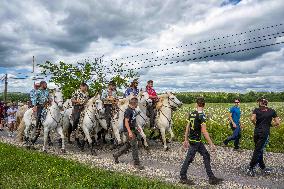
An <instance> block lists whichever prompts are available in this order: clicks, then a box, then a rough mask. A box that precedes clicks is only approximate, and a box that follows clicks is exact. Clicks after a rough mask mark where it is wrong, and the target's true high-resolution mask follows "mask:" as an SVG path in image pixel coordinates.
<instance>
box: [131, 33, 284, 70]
mask: <svg viewBox="0 0 284 189" xmlns="http://www.w3.org/2000/svg"><path fill="white" fill-rule="evenodd" d="M280 34H282V35H280ZM283 34H284V32H277V33H275V34H268V35H263V36H257V37H253V38H249V39H244V40H238V41H234V42H229V43H227V44H226V43H224V44H222V45H220V44H219V45H214V46H208V47H202V48H198V49H193V50H188V51H183V52H178V53H173V54H168V55H167V56H163V57H166V58H164V59H163V58H160V57H156V59H154V58H151V59H146V60H147V61H144V62H137V61H134V62H127V64H129V65H132V66H135V65H139V64H143V63H147V62H149V63H151V62H157V61H168V60H169V59H170V58H169V57H170V56H171V55H172V57H171V58H180V57H182V56H183V57H184V56H185V55H192V54H200V53H206V52H212V51H217V50H221V49H227V48H231V47H237V46H241V45H246V44H251V43H257V42H261V41H267V40H271V39H276V38H278V37H283ZM262 38H263V39H262ZM241 42H244V43H241ZM231 44H232V45H231ZM225 45H228V46H225ZM221 46H224V47H221ZM207 49H208V50H207ZM190 52H192V53H190ZM185 53H189V54H185ZM174 55H176V57H174ZM141 61H142V60H141Z"/></svg>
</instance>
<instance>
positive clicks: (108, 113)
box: [104, 104, 112, 128]
mask: <svg viewBox="0 0 284 189" xmlns="http://www.w3.org/2000/svg"><path fill="white" fill-rule="evenodd" d="M104 107H105V119H106V123H107V127H108V128H110V127H111V114H112V104H105V105H104Z"/></svg>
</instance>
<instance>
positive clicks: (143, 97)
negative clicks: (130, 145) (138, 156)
mask: <svg viewBox="0 0 284 189" xmlns="http://www.w3.org/2000/svg"><path fill="white" fill-rule="evenodd" d="M132 97H134V95H133V94H131V95H130V96H128V97H127V98H124V99H121V100H119V103H118V111H117V112H116V114H115V115H114V119H113V121H112V124H113V128H114V134H115V136H116V139H117V142H118V144H121V143H122V142H124V141H125V136H122V137H123V138H122V140H121V138H120V131H122V129H123V120H124V112H125V110H126V109H127V107H128V105H129V100H130V99H131V98H132ZM137 98H138V105H139V106H138V107H137V108H136V112H137V116H136V120H137V130H138V132H139V133H140V134H141V137H142V138H143V143H144V146H145V147H146V148H148V147H149V145H148V143H147V138H146V135H145V133H144V131H143V127H144V126H145V125H146V123H147V122H148V121H147V120H148V118H147V116H146V108H147V103H150V101H149V95H148V93H147V92H142V91H141V92H140V93H139V95H138V96H137ZM140 107H141V108H142V110H141V109H140ZM144 109H145V111H144Z"/></svg>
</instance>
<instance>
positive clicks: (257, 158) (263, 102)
mask: <svg viewBox="0 0 284 189" xmlns="http://www.w3.org/2000/svg"><path fill="white" fill-rule="evenodd" d="M258 103H259V108H256V109H255V110H254V111H253V113H252V116H251V121H252V123H253V124H254V125H255V129H254V143H255V149H254V152H253V155H252V158H251V162H250V164H249V169H248V171H247V174H248V175H249V176H252V177H254V176H255V174H256V172H255V167H256V165H257V164H259V167H260V168H261V170H262V172H263V173H264V174H269V173H270V170H269V169H268V168H266V166H265V163H264V161H263V153H264V149H265V147H266V145H267V143H268V140H269V135H270V127H271V126H275V127H279V126H280V119H279V117H278V116H277V113H276V111H275V110H274V109H272V108H268V107H267V105H268V101H267V99H265V98H261V99H259V100H258ZM272 120H273V122H272Z"/></svg>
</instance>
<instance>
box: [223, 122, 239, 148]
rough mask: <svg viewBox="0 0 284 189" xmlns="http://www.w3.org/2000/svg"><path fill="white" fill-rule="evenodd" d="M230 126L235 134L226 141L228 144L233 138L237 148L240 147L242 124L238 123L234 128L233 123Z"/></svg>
mask: <svg viewBox="0 0 284 189" xmlns="http://www.w3.org/2000/svg"><path fill="white" fill-rule="evenodd" d="M230 126H231V129H232V130H233V134H232V135H231V136H229V137H228V138H227V139H226V140H225V143H226V144H228V143H229V142H230V141H231V140H233V141H234V146H235V148H239V147H240V146H239V145H240V138H241V131H242V129H241V126H240V124H237V127H236V128H234V127H233V124H232V123H230Z"/></svg>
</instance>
